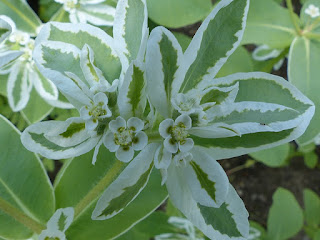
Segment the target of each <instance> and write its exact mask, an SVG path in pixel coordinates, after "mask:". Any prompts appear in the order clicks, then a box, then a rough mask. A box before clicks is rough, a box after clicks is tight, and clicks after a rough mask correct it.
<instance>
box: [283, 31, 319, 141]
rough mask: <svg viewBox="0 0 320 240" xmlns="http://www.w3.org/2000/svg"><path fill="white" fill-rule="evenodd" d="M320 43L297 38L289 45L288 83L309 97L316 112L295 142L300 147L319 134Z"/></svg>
mask: <svg viewBox="0 0 320 240" xmlns="http://www.w3.org/2000/svg"><path fill="white" fill-rule="evenodd" d="M319 61H320V43H319V42H318V41H315V40H309V39H307V38H304V37H297V38H295V39H294V41H293V42H292V44H291V48H290V52H289V65H288V75H289V81H290V82H291V83H292V84H293V85H294V86H296V87H297V88H298V89H299V90H300V91H301V92H302V93H303V94H305V95H306V96H307V97H309V98H310V99H311V100H312V101H313V102H314V104H315V106H316V112H315V115H314V117H313V119H312V120H311V123H310V125H309V126H308V129H307V130H306V132H305V133H304V134H303V135H302V136H301V137H300V138H299V139H298V140H297V142H298V143H299V144H301V145H306V144H308V143H311V142H312V141H313V140H314V138H315V137H316V136H317V135H318V134H319V133H320V129H319V121H320V111H319V109H318V108H319V107H318V106H320V99H319V94H318V91H317V89H319V88H320V82H319V81H318V78H319V74H320V71H319V67H318V64H317V63H318V62H319Z"/></svg>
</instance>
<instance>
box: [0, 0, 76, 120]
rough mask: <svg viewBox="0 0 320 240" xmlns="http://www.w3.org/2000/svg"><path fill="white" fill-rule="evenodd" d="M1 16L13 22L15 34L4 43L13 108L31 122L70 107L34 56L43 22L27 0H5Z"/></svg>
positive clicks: (1, 53)
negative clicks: (35, 61)
mask: <svg viewBox="0 0 320 240" xmlns="http://www.w3.org/2000/svg"><path fill="white" fill-rule="evenodd" d="M0 14H5V15H1V19H4V20H5V21H7V22H8V23H9V24H10V27H11V29H12V33H11V35H10V37H8V38H7V39H6V41H4V42H3V43H2V44H1V46H0V58H1V63H0V68H1V70H0V74H1V75H3V77H2V79H1V88H6V90H5V91H4V92H5V93H6V96H7V97H8V102H9V105H10V107H11V109H12V110H13V111H15V112H17V111H22V110H24V111H23V116H24V117H25V118H26V120H27V121H28V122H29V123H33V122H37V121H39V120H41V119H43V118H44V117H45V116H47V115H48V114H49V113H50V111H51V110H52V106H57V107H63V108H70V107H72V106H71V105H70V104H68V103H63V102H61V101H59V100H58V89H57V87H56V86H55V85H54V84H53V83H52V82H51V81H50V80H49V79H47V78H45V77H44V76H43V75H42V74H41V73H40V72H39V70H38V68H37V67H36V66H35V64H34V61H33V59H32V51H33V48H34V37H35V36H36V35H37V31H38V30H39V29H40V28H41V24H42V23H41V21H40V19H39V18H38V17H37V15H36V14H35V13H34V12H33V11H32V9H31V8H30V7H29V6H28V5H27V3H25V2H24V1H23V2H21V1H12V2H7V1H1V2H0Z"/></svg>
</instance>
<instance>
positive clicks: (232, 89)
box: [0, 0, 314, 240]
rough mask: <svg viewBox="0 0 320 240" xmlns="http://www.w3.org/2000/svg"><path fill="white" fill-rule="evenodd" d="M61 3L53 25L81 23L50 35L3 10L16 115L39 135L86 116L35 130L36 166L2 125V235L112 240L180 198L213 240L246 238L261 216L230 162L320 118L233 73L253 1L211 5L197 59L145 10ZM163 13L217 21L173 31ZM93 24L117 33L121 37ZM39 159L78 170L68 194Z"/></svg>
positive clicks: (2, 55) (20, 14) (95, 2)
mask: <svg viewBox="0 0 320 240" xmlns="http://www.w3.org/2000/svg"><path fill="white" fill-rule="evenodd" d="M55 2H56V3H54V4H53V5H52V8H53V9H54V8H57V9H59V10H57V12H56V13H55V14H50V13H48V16H51V15H52V18H51V21H53V20H55V21H62V22H64V21H70V22H71V23H58V22H51V21H50V22H49V23H47V24H45V25H42V23H41V21H40V19H39V18H38V17H37V15H36V14H34V13H33V12H32V10H31V9H30V8H29V7H28V5H27V4H26V3H25V2H24V1H21V0H14V1H12V2H8V1H7V0H0V13H1V14H6V15H7V16H1V17H0V40H1V41H4V43H3V44H2V45H1V52H0V67H1V72H0V73H1V74H4V75H5V74H8V77H7V78H4V79H3V82H5V84H4V85H5V86H6V90H5V91H3V90H2V91H1V93H3V94H4V95H6V96H7V97H8V102H9V105H10V107H11V108H12V110H13V111H22V112H21V114H22V116H24V118H25V119H26V121H27V123H35V122H38V121H39V120H41V119H43V118H44V117H45V116H47V115H48V114H49V113H50V112H51V111H52V109H53V107H62V108H75V109H76V110H75V111H76V112H78V113H76V115H74V112H72V113H71V115H70V117H67V119H66V120H65V119H63V118H64V117H62V119H61V120H59V121H58V120H55V121H44V122H39V123H35V124H32V125H30V126H29V127H27V128H26V129H25V131H24V132H23V133H22V135H21V140H22V144H23V146H24V147H26V148H27V149H28V150H30V151H32V152H34V153H35V154H32V153H30V152H28V151H27V150H25V149H24V148H23V146H22V144H21V143H20V132H19V131H18V130H17V129H16V128H15V127H14V126H13V125H12V123H10V122H9V121H8V120H7V119H6V118H5V117H2V116H1V115H0V116H1V119H0V133H1V139H0V147H1V149H5V150H4V157H2V158H0V165H1V166H3V167H2V168H1V169H0V171H1V172H0V190H1V191H0V193H1V194H0V221H1V222H5V223H6V224H3V225H2V224H1V225H0V236H1V237H4V238H5V239H27V238H29V237H31V236H32V235H33V234H36V235H38V236H39V239H40V240H42V239H50V238H53V239H60V240H63V239H66V238H68V239H79V240H81V239H88V238H92V239H97V240H99V239H112V238H116V237H118V236H119V235H121V234H123V233H124V232H126V231H127V230H128V229H130V228H131V227H132V226H133V225H135V224H136V223H137V222H139V221H141V219H143V218H145V217H146V216H147V215H149V214H150V213H151V212H153V211H154V210H155V209H156V208H157V207H158V206H160V205H161V204H162V203H163V202H164V200H165V199H166V198H167V196H168V195H169V197H170V199H171V201H172V203H173V205H174V206H175V207H176V208H178V209H179V210H180V211H181V212H182V213H183V214H184V216H185V217H186V218H187V219H188V222H189V223H190V224H189V223H188V224H189V225H188V224H187V225H188V226H193V224H194V225H195V226H196V227H198V228H199V229H200V230H201V232H202V233H203V234H204V235H206V236H207V237H209V238H210V239H219V240H224V239H225V240H228V239H238V240H242V239H246V238H247V237H248V236H249V222H248V213H247V211H246V209H245V206H244V204H243V202H242V201H241V199H240V198H239V196H238V195H237V193H236V191H235V190H234V189H233V187H232V186H231V185H230V184H229V181H228V178H227V176H226V174H225V172H224V170H223V169H222V167H221V166H220V165H219V163H218V162H217V160H219V159H224V158H229V157H234V156H239V155H242V154H246V153H250V152H254V151H258V150H262V149H266V148H270V147H274V146H278V145H281V144H284V143H287V142H289V141H292V140H294V139H296V138H298V137H300V136H301V135H302V134H303V133H304V131H305V130H306V128H307V126H308V124H309V122H310V120H311V118H312V116H313V114H314V104H313V103H312V102H311V101H310V100H309V99H308V98H307V97H305V96H304V95H303V94H302V93H301V92H300V91H299V90H298V89H296V88H295V87H294V86H292V85H291V84H290V83H288V82H287V81H285V80H284V79H283V78H280V77H277V76H273V75H270V74H267V73H259V72H253V73H235V74H233V73H234V71H235V69H232V67H231V68H228V64H230V62H232V61H236V59H237V56H239V55H237V54H240V55H241V50H238V53H237V52H236V49H237V47H238V46H239V45H240V42H241V40H242V37H243V33H244V31H245V27H246V21H247V15H248V10H249V0H222V1H220V2H219V3H218V4H217V5H216V6H215V7H214V8H213V10H212V11H211V3H210V1H207V3H208V4H209V5H210V11H211V12H210V13H209V16H207V17H206V18H205V20H204V21H203V23H202V25H201V26H200V28H199V29H198V31H197V33H196V34H195V36H194V38H193V39H192V40H191V42H190V44H187V45H188V47H186V49H185V52H183V49H182V47H181V46H180V44H179V42H178V40H177V39H176V37H175V36H174V35H173V34H172V33H171V32H170V31H169V30H167V29H166V28H164V27H157V28H154V29H153V30H152V31H151V33H150V34H149V28H148V11H147V4H146V1H145V0H119V1H118V3H117V5H115V3H111V2H109V1H102V0H79V1H78V0H64V1H62V0H56V1H55ZM149 2H150V3H149V6H148V8H149V10H150V13H151V14H152V15H151V19H152V20H154V21H155V22H157V23H162V22H163V25H166V26H169V27H179V26H182V25H183V24H189V23H192V22H194V21H198V20H200V19H202V18H204V15H203V16H202V17H201V18H198V17H194V18H190V22H188V21H189V20H188V19H189V18H187V19H181V22H179V21H175V20H174V21H173V20H172V19H170V18H168V17H166V16H165V15H163V13H161V16H159V15H157V14H156V13H155V9H158V8H160V6H161V5H162V4H164V5H165V3H166V1H163V2H162V1H161V2H160V1H149ZM253 2H255V1H253ZM190 3H192V1H190ZM42 4H44V5H45V4H46V3H45V2H44V3H42ZM177 4H178V5H179V2H178V1H177ZM178 5H177V6H178ZM115 6H116V7H115ZM191 6H192V4H191ZM205 6H207V5H205ZM205 8H207V7H204V9H205ZM172 9H173V10H174V9H175V8H172ZM191 10H193V9H192V8H191ZM24 12H25V14H24ZM169 14H170V12H169ZM207 14H208V13H207V12H206V13H205V15H207ZM200 15H201V14H200ZM172 16H173V15H172ZM197 16H199V15H197ZM249 17H250V13H249ZM172 22H175V25H171V23H172ZM86 23H91V24H95V25H97V26H101V25H102V26H107V27H110V25H112V24H113V30H112V32H111V33H112V36H111V34H110V29H109V30H108V29H104V28H103V27H102V28H98V27H94V26H92V25H89V24H86ZM104 30H106V31H107V32H109V34H110V35H109V34H108V33H106V31H104ZM246 31H250V29H249V30H246ZM249 35H250V34H249ZM35 36H37V38H36V39H35V40H34V37H35ZM246 39H247V38H245V40H244V41H246ZM242 51H244V50H243V49H242ZM233 53H234V54H233ZM232 54H233V55H232ZM231 55H232V57H230V56H231ZM229 57H230V61H228V62H227V60H228V59H229ZM231 59H233V60H232V61H231ZM234 59H235V60H234ZM240 59H241V58H240ZM240 61H241V60H240ZM226 62H227V63H226ZM225 63H226V64H225ZM230 69H232V70H230ZM229 73H231V75H228V74H229ZM32 87H34V89H35V91H34V90H32ZM58 91H60V93H62V95H63V96H64V97H63V96H62V95H61V94H59V92H58ZM36 92H37V93H36ZM39 96H40V97H39ZM39 99H40V100H39ZM28 109H29V110H28ZM79 115H80V116H79ZM66 116H68V114H67V115H66ZM8 146H9V147H8ZM38 154H40V155H42V156H44V157H46V158H48V159H56V160H60V159H68V160H67V161H66V163H65V164H64V166H63V168H62V169H61V170H60V172H59V173H58V175H57V177H56V179H55V182H54V187H52V185H51V184H50V182H49V180H48V175H47V174H46V173H45V170H44V167H43V165H42V164H41V162H40V160H39V157H38ZM20 166H21V168H20ZM17 168H18V169H19V170H17ZM158 170H159V171H158ZM12 176H17V177H12ZM39 179H42V180H41V181H40V180H39ZM21 182H24V185H23V186H21V184H20V183H21ZM164 185H165V186H164ZM34 199H36V201H35V200H34ZM97 220H100V221H97ZM119 223H121V224H119ZM190 228H191V227H190ZM188 229H189V228H187V229H186V231H187V233H188V234H193V232H194V230H193V231H191V230H190V232H188ZM200 235H201V234H200ZM162 237H163V236H162ZM181 237H183V235H181ZM193 237H194V238H195V237H196V236H195V235H193ZM201 237H202V236H201ZM159 239H161V237H159Z"/></svg>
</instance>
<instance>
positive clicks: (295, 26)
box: [286, 0, 301, 36]
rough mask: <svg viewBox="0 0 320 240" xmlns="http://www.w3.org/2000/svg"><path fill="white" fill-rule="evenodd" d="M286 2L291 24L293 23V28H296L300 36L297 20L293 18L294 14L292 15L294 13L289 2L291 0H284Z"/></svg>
mask: <svg viewBox="0 0 320 240" xmlns="http://www.w3.org/2000/svg"><path fill="white" fill-rule="evenodd" d="M286 3H287V7H288V9H289V12H290V18H291V21H292V22H293V25H294V28H295V30H296V33H297V34H298V35H299V36H300V35H301V29H300V26H299V23H298V22H297V19H296V18H295V15H294V14H295V13H294V10H293V6H292V2H291V0H286Z"/></svg>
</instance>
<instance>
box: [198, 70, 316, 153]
mask: <svg viewBox="0 0 320 240" xmlns="http://www.w3.org/2000/svg"><path fill="white" fill-rule="evenodd" d="M236 83H239V92H238V94H237V97H236V99H235V103H234V104H230V105H228V104H226V105H220V106H217V107H216V109H214V108H215V107H213V108H212V109H213V110H212V112H211V115H212V116H211V117H212V118H211V120H212V121H213V122H212V123H214V124H213V126H215V124H219V123H225V124H228V125H230V126H231V129H230V130H235V133H234V135H232V134H230V135H226V136H225V137H220V138H214V136H212V137H211V138H209V137H208V132H207V133H205V132H206V130H208V131H209V130H210V125H209V126H208V127H205V128H204V129H202V131H199V132H197V133H196V132H193V133H194V134H196V135H197V136H201V137H197V136H195V135H193V136H192V138H193V140H194V143H195V145H199V146H202V147H204V148H206V149H207V150H208V152H209V153H210V155H212V156H213V157H214V158H215V159H223V158H230V157H234V156H238V155H242V154H246V153H249V152H254V151H258V150H262V149H265V148H270V147H273V146H277V145H279V144H282V143H285V142H289V141H292V140H294V139H296V138H298V137H299V136H301V135H302V134H303V133H304V131H305V130H306V128H307V126H308V124H309V122H310V120H311V118H312V117H313V114H314V110H315V108H314V104H313V103H312V102H311V101H310V100H309V99H308V98H307V97H305V96H304V95H303V94H302V93H301V92H300V91H299V90H298V89H296V88H295V87H294V86H292V85H291V84H290V83H288V82H287V81H285V80H284V79H282V78H280V77H277V76H273V75H270V74H266V73H238V74H233V75H230V76H227V77H223V78H218V79H215V80H214V85H215V86H224V87H226V86H231V85H234V84H236ZM208 85H212V83H211V82H210V81H203V82H201V83H200V84H199V86H200V87H204V88H205V87H206V86H208ZM209 112H210V111H209ZM208 115H209V116H210V114H208ZM195 130H201V128H200V127H199V128H196V129H195ZM212 130H214V128H213V129H212ZM201 132H202V133H201ZM237 133H239V134H237ZM203 137H207V138H203Z"/></svg>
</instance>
